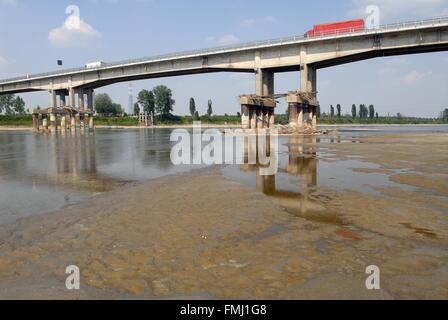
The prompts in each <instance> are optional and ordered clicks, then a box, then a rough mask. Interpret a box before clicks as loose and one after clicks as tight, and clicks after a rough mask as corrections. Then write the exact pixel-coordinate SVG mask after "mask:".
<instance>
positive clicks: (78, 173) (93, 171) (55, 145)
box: [34, 135, 116, 193]
mask: <svg viewBox="0 0 448 320" xmlns="http://www.w3.org/2000/svg"><path fill="white" fill-rule="evenodd" d="M49 139H51V143H50V148H51V160H52V161H51V162H52V172H51V174H49V175H48V176H38V177H35V178H34V179H35V181H34V182H42V183H47V184H52V185H56V186H61V187H63V188H68V189H74V190H76V191H82V192H94V193H96V192H105V191H109V190H111V189H112V188H113V187H114V186H115V185H116V181H115V180H113V179H111V178H107V177H101V176H100V175H99V174H98V170H97V160H96V147H95V137H94V136H92V135H88V136H85V137H81V139H79V137H78V136H60V137H57V136H51V137H49Z"/></svg>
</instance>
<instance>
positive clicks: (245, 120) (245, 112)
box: [241, 104, 250, 130]
mask: <svg viewBox="0 0 448 320" xmlns="http://www.w3.org/2000/svg"><path fill="white" fill-rule="evenodd" d="M249 110H250V106H248V105H246V104H243V105H242V106H241V127H242V128H243V130H247V129H250V112H249Z"/></svg>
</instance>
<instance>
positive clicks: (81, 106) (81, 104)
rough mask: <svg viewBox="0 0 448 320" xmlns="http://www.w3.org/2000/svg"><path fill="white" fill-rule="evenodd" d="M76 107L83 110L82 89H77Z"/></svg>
mask: <svg viewBox="0 0 448 320" xmlns="http://www.w3.org/2000/svg"><path fill="white" fill-rule="evenodd" d="M78 107H79V110H84V91H83V90H82V89H79V90H78Z"/></svg>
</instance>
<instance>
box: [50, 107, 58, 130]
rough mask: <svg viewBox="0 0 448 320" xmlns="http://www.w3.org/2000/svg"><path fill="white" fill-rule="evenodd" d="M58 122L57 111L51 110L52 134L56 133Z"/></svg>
mask: <svg viewBox="0 0 448 320" xmlns="http://www.w3.org/2000/svg"><path fill="white" fill-rule="evenodd" d="M57 128H58V127H57V123H56V113H54V110H51V113H50V131H51V133H52V134H56V131H57Z"/></svg>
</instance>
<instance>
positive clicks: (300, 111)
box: [297, 104, 305, 130]
mask: <svg viewBox="0 0 448 320" xmlns="http://www.w3.org/2000/svg"><path fill="white" fill-rule="evenodd" d="M297 127H298V128H299V129H300V130H303V129H304V127H305V108H304V105H303V104H299V105H298V106H297Z"/></svg>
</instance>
